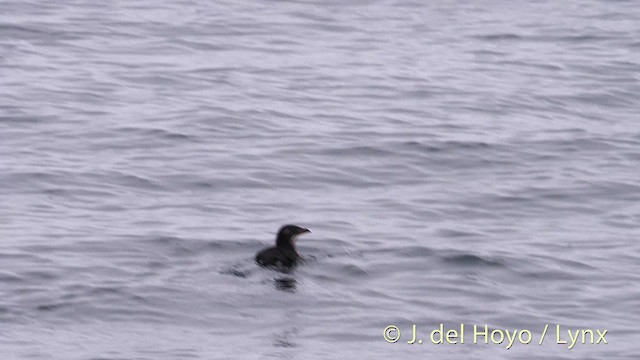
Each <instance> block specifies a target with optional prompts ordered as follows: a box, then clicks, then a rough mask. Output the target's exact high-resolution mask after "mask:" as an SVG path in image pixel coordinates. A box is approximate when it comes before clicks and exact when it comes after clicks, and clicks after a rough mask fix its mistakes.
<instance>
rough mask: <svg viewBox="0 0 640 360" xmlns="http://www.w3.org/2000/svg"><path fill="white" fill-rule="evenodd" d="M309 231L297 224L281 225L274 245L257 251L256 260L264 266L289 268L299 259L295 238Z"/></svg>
mask: <svg viewBox="0 0 640 360" xmlns="http://www.w3.org/2000/svg"><path fill="white" fill-rule="evenodd" d="M310 232H311V231H310V230H309V229H307V228H303V227H300V226H297V225H284V226H282V227H281V228H280V230H279V231H278V236H277V237H276V246H272V247H270V248H266V249H264V250H262V251H260V252H258V253H257V254H256V262H257V263H258V264H260V265H261V266H265V267H270V266H272V267H279V268H281V267H284V268H291V267H293V266H295V265H296V264H297V262H298V260H299V259H300V255H298V252H297V251H296V238H297V237H298V235H301V234H304V233H310Z"/></svg>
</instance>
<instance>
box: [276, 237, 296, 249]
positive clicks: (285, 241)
mask: <svg viewBox="0 0 640 360" xmlns="http://www.w3.org/2000/svg"><path fill="white" fill-rule="evenodd" d="M276 246H277V247H279V248H281V249H290V250H293V251H296V248H295V246H294V245H293V240H292V239H291V237H289V236H283V235H278V239H277V240H276Z"/></svg>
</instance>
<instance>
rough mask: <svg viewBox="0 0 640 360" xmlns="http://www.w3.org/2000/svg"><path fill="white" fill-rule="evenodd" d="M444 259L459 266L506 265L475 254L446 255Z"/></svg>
mask: <svg viewBox="0 0 640 360" xmlns="http://www.w3.org/2000/svg"><path fill="white" fill-rule="evenodd" d="M443 260H444V261H445V262H447V263H451V264H454V265H458V266H473V267H480V266H486V267H506V265H505V264H504V263H503V262H502V261H499V260H490V259H485V258H483V257H481V256H478V255H473V254H458V255H449V256H445V257H444V258H443Z"/></svg>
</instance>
